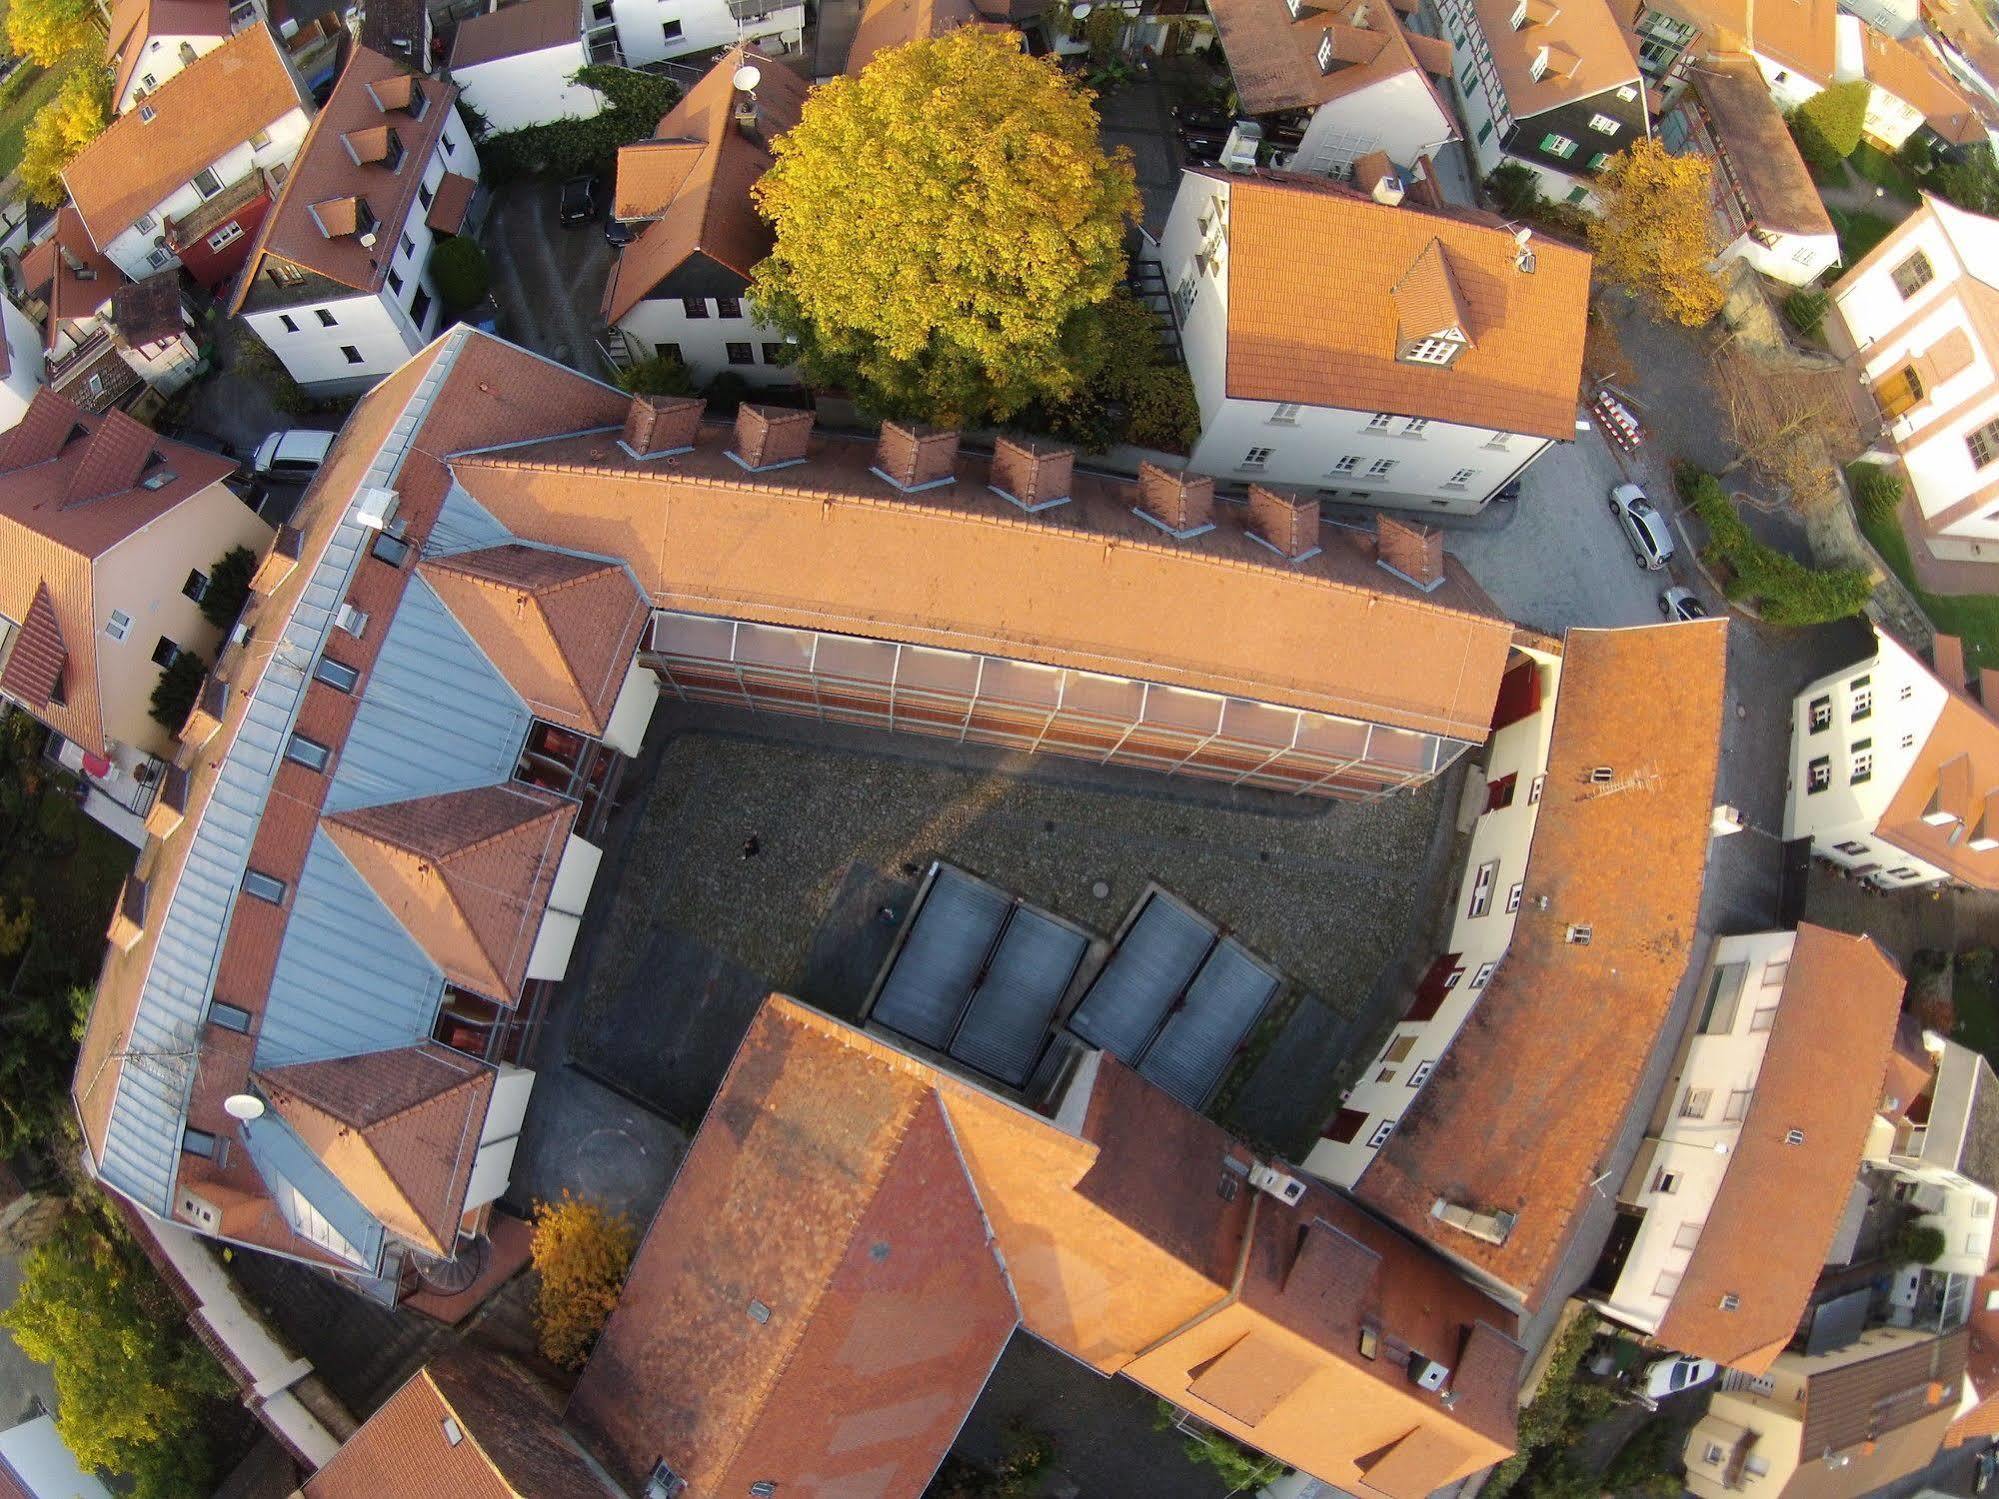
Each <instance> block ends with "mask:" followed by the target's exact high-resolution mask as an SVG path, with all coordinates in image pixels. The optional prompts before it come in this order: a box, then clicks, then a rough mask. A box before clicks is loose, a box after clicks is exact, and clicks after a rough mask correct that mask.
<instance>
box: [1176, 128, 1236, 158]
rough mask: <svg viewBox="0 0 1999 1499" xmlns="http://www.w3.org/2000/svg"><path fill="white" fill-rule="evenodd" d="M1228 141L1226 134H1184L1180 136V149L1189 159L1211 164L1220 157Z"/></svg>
mask: <svg viewBox="0 0 1999 1499" xmlns="http://www.w3.org/2000/svg"><path fill="white" fill-rule="evenodd" d="M1228 143H1229V138H1228V137H1227V136H1226V135H1198V134H1191V133H1190V134H1185V135H1182V136H1181V137H1180V151H1181V154H1182V155H1184V156H1185V157H1186V158H1187V160H1189V161H1198V162H1203V163H1206V164H1207V165H1210V166H1212V165H1213V164H1214V163H1216V162H1218V161H1220V160H1221V159H1222V150H1223V148H1224V147H1225V146H1227V145H1228Z"/></svg>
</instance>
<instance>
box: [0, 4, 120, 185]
mask: <svg viewBox="0 0 1999 1499" xmlns="http://www.w3.org/2000/svg"><path fill="white" fill-rule="evenodd" d="M8 19H9V22H10V23H11V21H12V19H13V15H12V13H11V12H10V13H9V15H8ZM104 95H105V88H104V74H103V72H102V71H101V70H100V69H97V68H92V67H82V68H78V69H76V70H75V71H74V72H72V73H71V74H70V75H69V77H68V78H66V79H64V80H63V85H62V88H61V90H60V91H59V92H58V93H57V94H56V96H55V98H53V99H51V100H50V101H49V102H48V103H47V104H44V105H43V106H42V107H41V109H40V110H39V111H37V113H36V115H35V117H34V118H33V119H32V120H30V121H28V129H27V134H26V138H25V141H24V143H23V147H22V152H21V185H22V186H23V187H24V188H26V189H27V191H28V195H29V196H30V197H32V198H33V199H34V200H35V201H36V202H38V203H45V204H47V205H48V206H49V207H51V208H53V207H55V206H56V205H58V204H60V203H61V202H62V201H63V199H64V198H66V197H67V196H68V190H67V189H66V188H65V187H64V186H63V180H62V172H63V168H64V167H66V166H68V165H69V164H70V162H72V161H74V160H75V159H76V154H77V152H79V151H81V150H82V149H83V148H84V147H85V146H87V145H89V144H90V143H91V142H92V141H94V140H96V139H97V137H98V136H100V135H102V134H103V133H104V127H105V125H106V124H107V123H108V120H109V115H108V112H107V107H106V100H105V97H104Z"/></svg>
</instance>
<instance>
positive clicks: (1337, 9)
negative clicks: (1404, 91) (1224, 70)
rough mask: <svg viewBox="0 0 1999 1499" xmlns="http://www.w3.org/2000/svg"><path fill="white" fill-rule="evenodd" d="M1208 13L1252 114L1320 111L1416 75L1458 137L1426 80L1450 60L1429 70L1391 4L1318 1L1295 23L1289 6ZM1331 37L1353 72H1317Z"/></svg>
mask: <svg viewBox="0 0 1999 1499" xmlns="http://www.w3.org/2000/svg"><path fill="white" fill-rule="evenodd" d="M1209 9H1210V12H1211V13H1212V15H1213V16H1214V21H1215V29H1216V30H1217V31H1218V32H1219V33H1220V35H1221V40H1222V50H1223V51H1224V52H1225V53H1227V54H1228V60H1229V74H1230V76H1231V77H1233V78H1234V80H1235V86H1236V90H1237V92H1238V93H1239V94H1240V96H1241V98H1242V107H1243V109H1244V110H1245V111H1246V112H1247V113H1250V114H1257V115H1261V114H1272V113H1275V112H1277V111H1280V110H1287V109H1316V108H1317V107H1318V106H1320V105H1322V104H1329V103H1331V102H1332V101H1333V100H1335V99H1344V98H1346V97H1348V96H1350V95H1352V94H1357V93H1360V92H1362V91H1363V90H1365V89H1367V88H1369V87H1371V86H1373V85H1374V84H1377V83H1382V82H1385V81H1387V80H1390V79H1395V78H1402V77H1405V76H1408V75H1411V74H1413V75H1415V77H1416V78H1418V79H1419V80H1421V84H1422V87H1423V88H1424V90H1425V91H1426V92H1427V93H1428V94H1429V96H1430V99H1431V102H1432V104H1433V106H1434V108H1435V109H1436V112H1437V118H1438V120H1439V121H1440V122H1442V123H1443V126H1444V128H1445V129H1446V130H1447V131H1449V132H1450V133H1451V134H1453V135H1455V134H1456V123H1455V121H1454V120H1453V118H1452V115H1451V111H1450V110H1449V109H1448V108H1447V107H1446V106H1445V104H1444V102H1443V100H1442V98H1441V97H1440V96H1439V95H1438V93H1437V90H1436V86H1435V85H1434V84H1433V83H1431V82H1430V79H1429V76H1428V74H1429V73H1430V72H1431V71H1437V72H1442V73H1444V74H1449V72H1450V71H1451V63H1450V53H1449V51H1448V49H1446V50H1445V52H1444V55H1443V57H1442V59H1441V62H1442V67H1441V68H1426V66H1425V64H1424V62H1423V60H1422V59H1421V58H1420V57H1419V54H1418V52H1417V47H1418V46H1420V45H1421V44H1423V43H1426V42H1429V41H1430V40H1431V39H1430V38H1428V37H1418V36H1412V35H1410V33H1409V32H1407V31H1405V30H1404V29H1403V25H1402V17H1401V15H1400V13H1399V12H1398V11H1397V10H1396V8H1395V6H1394V5H1392V4H1390V3H1389V0H1315V3H1306V4H1301V5H1300V6H1299V8H1298V13H1297V15H1295V16H1294V15H1292V13H1291V8H1290V6H1289V5H1288V4H1287V3H1286V0H1213V3H1212V4H1211V5H1210V7H1209ZM1328 35H1331V36H1332V37H1333V41H1334V52H1335V54H1336V55H1337V56H1339V57H1340V58H1341V59H1342V60H1343V61H1345V62H1346V64H1347V65H1346V66H1344V67H1339V68H1335V69H1333V70H1332V71H1331V72H1327V71H1326V70H1325V69H1324V68H1322V67H1320V66H1319V45H1320V41H1321V39H1322V38H1324V37H1326V36H1328ZM1401 107H1403V108H1406V107H1407V105H1406V104H1405V105H1403V106H1401ZM1411 164H1412V163H1408V162H1404V163H1403V165H1405V166H1408V165H1411Z"/></svg>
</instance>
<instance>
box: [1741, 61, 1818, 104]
mask: <svg viewBox="0 0 1999 1499" xmlns="http://www.w3.org/2000/svg"><path fill="white" fill-rule="evenodd" d="M1749 55H1750V56H1751V57H1753V58H1755V59H1756V66H1757V68H1758V70H1759V71H1761V73H1762V74H1763V82H1764V84H1765V85H1766V86H1767V87H1768V88H1769V90H1770V97H1771V98H1772V99H1775V100H1776V101H1777V107H1778V108H1779V109H1781V110H1785V111H1789V110H1793V109H1796V108H1797V107H1798V106H1799V105H1800V104H1802V103H1804V102H1805V100H1807V99H1809V98H1811V96H1812V95H1813V94H1816V93H1818V92H1819V91H1820V90H1822V89H1823V88H1824V87H1825V84H1826V80H1821V79H1816V78H1807V77H1806V76H1805V75H1804V74H1803V73H1800V72H1798V71H1797V69H1795V68H1793V67H1792V66H1791V65H1790V64H1788V63H1782V62H1778V61H1777V60H1776V59H1775V58H1770V57H1765V56H1764V55H1763V54H1762V53H1760V52H1754V51H1752V52H1751V53H1750V54H1749Z"/></svg>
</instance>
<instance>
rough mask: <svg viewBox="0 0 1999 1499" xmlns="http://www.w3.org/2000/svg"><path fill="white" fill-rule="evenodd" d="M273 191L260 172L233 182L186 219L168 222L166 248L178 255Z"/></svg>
mask: <svg viewBox="0 0 1999 1499" xmlns="http://www.w3.org/2000/svg"><path fill="white" fill-rule="evenodd" d="M276 192H277V188H276V186H275V185H274V184H273V183H271V182H270V181H269V180H268V178H267V177H266V176H265V174H264V172H263V171H262V170H261V169H260V170H257V171H253V172H251V173H250V175H249V176H247V177H244V178H242V179H241V180H239V181H236V182H232V183H231V184H230V185H229V186H227V187H225V188H224V189H222V191H221V192H219V193H217V194H216V195H215V196H214V197H212V198H210V199H208V200H207V201H206V202H205V203H203V204H202V205H201V206H200V207H199V208H196V209H195V210H193V211H192V212H191V213H189V214H187V215H186V216H185V217H183V218H178V219H168V220H167V221H166V224H165V226H164V227H165V230H166V238H167V248H169V249H170V250H172V251H173V252H174V253H175V254H179V253H180V252H181V251H182V250H184V249H186V248H187V246H189V245H191V244H193V243H194V242H195V241H196V240H198V239H205V238H206V237H207V236H208V235H209V234H211V233H213V232H214V231H215V230H216V229H217V228H219V227H220V226H221V225H223V224H225V223H227V222H228V221H229V220H230V219H231V218H233V217H235V215H236V214H237V213H238V212H239V211H240V210H241V209H243V208H244V207H246V206H247V205H248V204H250V203H253V202H255V201H256V200H257V199H258V198H260V197H263V196H264V195H265V194H267V193H268V194H272V195H275V194H276Z"/></svg>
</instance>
